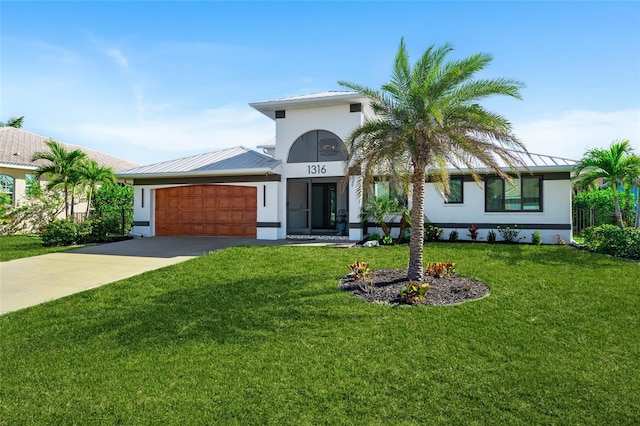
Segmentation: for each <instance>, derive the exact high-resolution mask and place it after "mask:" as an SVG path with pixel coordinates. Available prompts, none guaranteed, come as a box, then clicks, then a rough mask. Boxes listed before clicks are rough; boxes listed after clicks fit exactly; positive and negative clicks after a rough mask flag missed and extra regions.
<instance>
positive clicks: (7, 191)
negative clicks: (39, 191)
mask: <svg viewBox="0 0 640 426" xmlns="http://www.w3.org/2000/svg"><path fill="white" fill-rule="evenodd" d="M14 182H15V179H13V178H12V177H11V176H8V175H0V194H2V195H3V197H1V198H2V199H1V202H2V203H4V204H13V190H14Z"/></svg>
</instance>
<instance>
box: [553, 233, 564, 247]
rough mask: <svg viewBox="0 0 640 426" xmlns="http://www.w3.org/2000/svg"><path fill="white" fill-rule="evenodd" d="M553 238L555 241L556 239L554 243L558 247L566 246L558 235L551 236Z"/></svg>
mask: <svg viewBox="0 0 640 426" xmlns="http://www.w3.org/2000/svg"><path fill="white" fill-rule="evenodd" d="M553 238H555V239H556V241H557V242H558V245H561V246H563V245H565V244H567V243H566V242H565V241H564V240H563V239H562V237H561V236H560V235H558V234H556V235H554V236H553Z"/></svg>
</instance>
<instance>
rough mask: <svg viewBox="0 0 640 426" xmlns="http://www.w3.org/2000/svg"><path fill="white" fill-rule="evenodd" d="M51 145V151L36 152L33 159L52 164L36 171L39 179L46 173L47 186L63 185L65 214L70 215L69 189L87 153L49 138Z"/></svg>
mask: <svg viewBox="0 0 640 426" xmlns="http://www.w3.org/2000/svg"><path fill="white" fill-rule="evenodd" d="M45 144H46V145H47V147H49V152H36V153H35V154H34V155H33V158H32V159H31V160H32V161H37V160H47V161H49V163H50V164H45V165H42V166H40V167H38V169H37V170H36V172H35V175H36V176H37V177H38V179H39V178H40V177H41V176H43V175H45V177H46V178H47V179H48V183H47V188H52V187H54V186H58V185H60V186H62V188H63V190H64V214H65V218H66V217H68V216H69V189H70V188H71V187H72V186H73V181H74V176H76V175H77V171H78V169H79V167H80V164H81V162H82V161H83V160H84V159H85V158H86V154H85V153H84V152H82V151H80V150H79V149H75V150H73V151H67V149H66V148H65V147H64V146H63V145H62V144H61V143H60V142H58V141H55V140H53V139H49V140H47V141H46V142H45Z"/></svg>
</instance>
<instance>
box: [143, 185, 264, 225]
mask: <svg viewBox="0 0 640 426" xmlns="http://www.w3.org/2000/svg"><path fill="white" fill-rule="evenodd" d="M155 193H156V196H155V224H156V235H201V236H214V237H251V238H255V237H256V225H257V190H256V188H255V187H252V186H236V185H233V186H232V185H189V186H176V187H171V188H159V189H156V191H155Z"/></svg>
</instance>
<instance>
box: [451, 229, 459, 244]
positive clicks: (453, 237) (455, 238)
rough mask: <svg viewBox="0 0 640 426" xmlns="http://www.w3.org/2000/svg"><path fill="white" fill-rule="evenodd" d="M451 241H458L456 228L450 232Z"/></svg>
mask: <svg viewBox="0 0 640 426" xmlns="http://www.w3.org/2000/svg"><path fill="white" fill-rule="evenodd" d="M449 241H452V242H455V241H458V231H456V230H455V229H454V230H453V231H451V232H449Z"/></svg>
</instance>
